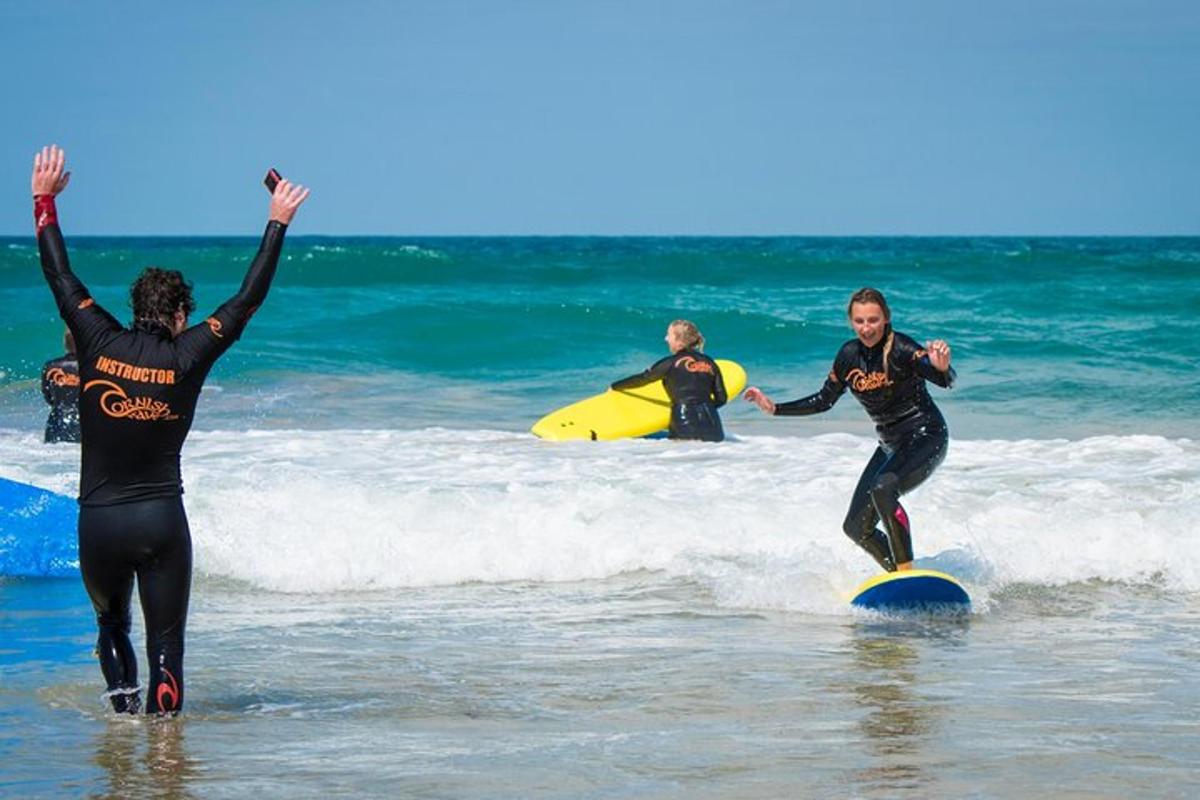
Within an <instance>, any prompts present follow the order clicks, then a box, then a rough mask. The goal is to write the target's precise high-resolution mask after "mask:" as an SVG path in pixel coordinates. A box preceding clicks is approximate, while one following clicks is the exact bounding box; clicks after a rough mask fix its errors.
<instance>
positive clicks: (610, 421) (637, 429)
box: [530, 358, 746, 442]
mask: <svg viewBox="0 0 1200 800" xmlns="http://www.w3.org/2000/svg"><path fill="white" fill-rule="evenodd" d="M717 365H718V366H719V367H720V368H721V377H722V379H724V381H725V391H726V393H727V394H728V395H729V397H730V399H733V398H735V397H737V396H738V395H739V394H741V391H742V389H744V388H746V370H744V369H742V367H741V365H740V364H737V363H734V362H733V361H726V360H724V359H720V358H718V359H717ZM670 424H671V401H670V399H669V398H668V397H667V390H666V389H665V388H663V384H662V381H655V382H654V383H651V384H647V385H646V386H642V387H639V388H637V389H626V390H624V391H621V392H614V391H613V390H612V389H609V390H608V391H606V392H605V393H604V394H598V395H595V396H594V397H589V398H587V399H586V400H580V401H579V402H578V403H572V404H571V405H569V406H564V407H563V408H560V409H558V410H557V411H551V412H550V413H549V414H547V415H546V416H544V417H542V418H541V419H539V420H538V421H537V422H536V423H535V424H534V426H533V428H531V429H530V430H532V431H533V433H535V434H536V435H538V436H540V437H542V438H543V439H549V440H550V441H552V442H565V441H569V440H571V439H594V440H600V441H609V440H612V439H627V438H629V437H631V436H648V435H649V434H651V433H657V432H658V431H661V430H665V429H666V428H667V426H668V425H670Z"/></svg>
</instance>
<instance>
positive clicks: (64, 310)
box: [32, 146, 308, 714]
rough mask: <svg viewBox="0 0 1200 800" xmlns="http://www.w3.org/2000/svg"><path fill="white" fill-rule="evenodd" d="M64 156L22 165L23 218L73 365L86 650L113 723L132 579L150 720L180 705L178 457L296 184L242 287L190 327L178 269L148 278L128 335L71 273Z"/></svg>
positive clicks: (182, 591)
mask: <svg viewBox="0 0 1200 800" xmlns="http://www.w3.org/2000/svg"><path fill="white" fill-rule="evenodd" d="M65 160H66V156H65V155H64V154H63V151H62V150H61V149H59V148H58V147H57V146H51V147H45V148H43V149H42V151H41V152H39V153H38V154H37V155H36V156H34V161H33V178H32V183H33V209H34V210H33V216H34V220H35V223H36V227H37V242H38V251H39V253H40V254H41V261H42V274H43V276H44V277H45V279H46V283H47V284H49V286H50V291H51V292H53V294H54V299H55V302H56V303H57V305H58V311H59V314H60V315H61V316H62V318H63V320H64V321H65V322H66V323H67V327H68V328H69V329H70V331H71V333H72V335H73V336H74V337H75V345H76V348H77V350H78V354H79V376H80V380H81V382H82V386H81V390H80V402H79V416H80V427H81V430H82V442H81V447H80V453H81V464H80V470H79V506H80V508H79V571H80V573H81V574H82V577H83V585H84V588H85V589H86V590H87V593H88V597H89V598H90V599H91V601H92V606H93V608H94V609H95V611H96V624H97V627H98V628H99V638H98V640H97V642H96V652H97V654H98V656H99V658H100V670H101V672H102V673H103V675H104V679H105V681H106V682H107V684H108V692H107V697H108V699H109V701H110V702H111V703H112V707H113V709H114V710H115V711H118V712H122V713H137V712H138V710H139V707H140V705H141V698H140V695H139V692H140V687H139V686H138V678H137V657H136V656H135V654H134V651H133V646H132V644H131V643H130V641H129V630H130V616H131V615H130V604H131V601H132V593H133V583H134V578H135V576H136V578H137V584H138V596H139V599H140V600H141V605H142V612H143V618H144V621H145V631H146V650H147V653H148V655H149V657H150V680H149V685H148V686H147V688H146V711H147V712H148V713H158V714H174V713H176V712H178V711H179V710H180V709H181V708H182V706H183V645H184V628H185V625H186V622H187V610H188V599H189V596H190V591H191V580H192V540H191V534H190V532H189V529H188V521H187V515H186V514H185V513H184V508H183V497H182V495H183V481H182V479H181V477H180V470H179V456H180V451H181V450H182V448H183V442H184V439H186V438H187V435H188V431H189V430H190V428H191V425H192V420H193V419H194V417H195V411H196V401H197V400H198V399H199V398H200V388H201V386H202V385H203V384H204V379H205V378H206V377H207V376H208V372H209V370H210V369H211V368H212V366H213V363H214V362H216V360H217V359H218V358H219V357H220V356H221V355H222V354H223V353H224V352H225V351H226V350H228V349H229V347H230V346H231V345H232V344H233V343H234V342H236V341H237V340H238V338H239V337H241V335H242V330H243V329H244V328H245V327H246V324H247V323H248V322H249V321H250V317H251V316H252V315H253V314H254V312H255V311H256V310H257V309H258V307H259V306H260V305H261V304H262V302H263V300H264V299H265V298H266V296H267V290H268V289H269V288H270V286H271V280H272V279H273V278H274V276H275V268H276V266H277V265H278V263H279V255H280V252H281V250H282V249H283V238H284V234H285V232H286V231H287V226H288V224H289V223H290V222H291V221H292V218H293V216H295V214H296V210H297V209H298V208H299V207H300V204H301V203H303V202H304V200H305V198H307V197H308V190H307V189H305V188H304V187H302V186H298V185H295V184H292V183H289V182H288V181H286V180H280V181H279V182H278V185H277V186H275V188H274V190H273V193H272V196H271V205H270V210H269V212H268V218H267V227H266V230H265V231H264V233H263V238H262V243H261V244H260V245H259V249H258V254H257V255H256V256H255V258H254V261H252V262H251V264H250V268H249V269H248V270H247V272H246V276H245V278H244V279H243V280H242V285H241V288H240V289H238V291H237V292H236V293H235V294H234V295H233V296H232V297H231V298H229V300H227V301H226V302H225V303H223V304H222V305H221V306H220V307H218V308H217V309H216V311H214V312H213V314H212V316H210V317H208V318H207V319H205V320H204V321H203V322H201V323H200V324H198V325H193V326H192V327H190V328H189V327H188V324H187V323H188V315H189V314H190V313H191V312H192V311H193V310H194V309H195V307H196V304H195V302H194V301H193V300H192V286H191V284H190V283H188V282H187V281H185V280H184V279H183V275H182V274H180V273H179V272H178V271H176V270H164V269H158V268H157V267H147V268H146V269H145V270H143V272H142V274H141V275H140V276H138V278H137V280H136V281H134V284H133V286H132V287H131V288H130V304H131V305H132V306H133V324H132V325H130V327H128V328H126V327H124V326H122V325H121V323H119V322H118V321H117V320H116V318H114V317H113V316H112V315H111V314H109V313H108V312H107V311H105V310H104V309H103V308H101V307H100V304H99V303H97V302H96V301H95V300H94V299H93V298H92V295H91V293H90V292H89V291H88V290H87V287H85V286H84V285H83V283H82V282H81V281H80V280H79V278H78V277H76V275H75V273H74V272H73V271H72V270H71V265H70V262H69V261H68V259H67V248H66V244H65V243H64V241H63V235H62V231H61V230H60V229H59V226H58V211H57V209H56V208H55V196H56V195H57V194H59V193H60V192H62V191H63V189H65V188H66V187H67V182H68V181H69V179H70V177H71V174H70V173H69V172H65V171H64V164H65Z"/></svg>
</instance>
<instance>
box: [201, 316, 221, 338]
mask: <svg viewBox="0 0 1200 800" xmlns="http://www.w3.org/2000/svg"><path fill="white" fill-rule="evenodd" d="M204 321H205V322H207V323H208V329H209V330H210V331H212V334H213V336H215V337H217V338H218V339H224V338H225V334H223V333H221V320H219V319H217V318H216V317H209V318H208V319H206V320H204Z"/></svg>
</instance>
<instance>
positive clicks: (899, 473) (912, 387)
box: [775, 326, 955, 571]
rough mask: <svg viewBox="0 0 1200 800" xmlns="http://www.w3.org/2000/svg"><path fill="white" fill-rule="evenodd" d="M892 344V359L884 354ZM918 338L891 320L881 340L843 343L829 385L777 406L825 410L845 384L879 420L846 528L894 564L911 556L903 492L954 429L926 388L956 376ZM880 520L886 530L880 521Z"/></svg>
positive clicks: (794, 412)
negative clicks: (937, 362) (932, 357)
mask: <svg viewBox="0 0 1200 800" xmlns="http://www.w3.org/2000/svg"><path fill="white" fill-rule="evenodd" d="M885 351H886V352H887V364H886V366H885V364H884V354H885ZM954 377H955V375H954V369H953V368H951V369H950V370H949V371H947V372H942V371H941V370H939V369H937V368H936V367H934V366H933V364H931V363H930V362H929V355H928V354H927V353H926V352H925V349H924V348H922V347H921V346H920V345H919V344H917V343H916V342H915V341H913V339H912V338H910V337H908V336H905V335H904V334H903V333H896V332H894V331H892V329H891V326H888V328H887V330H886V331H885V332H884V335H883V337H882V338H881V339H880V341H879V343H878V344H877V345H875V346H874V347H867V346H866V345H864V344H863V343H862V342H860V341H859V340H858V339H851V340H850V341H848V342H846V343H845V344H844V345H842V349H841V350H840V351H838V354H837V358H836V359H834V362H833V369H831V370H830V371H829V377H828V378H826V379H825V385H824V386H822V387H821V390H820V391H819V392H817V393H816V394H812V395H809V396H808V397H805V398H802V399H800V400H793V401H792V402H790V403H780V404H779V405H777V406H775V413H776V414H777V415H780V416H804V415H807V414H819V413H821V412H822V411H827V410H829V409H830V408H832V407H833V404H834V403H836V402H837V401H838V398H840V397H841V396H842V393H843V392H845V391H846V389H847V388H849V389H850V392H851V393H852V394H853V395H854V396H855V398H857V399H858V402H860V403H862V405H863V408H865V409H866V410H867V414H868V415H869V416H870V417H871V419H872V420H873V421H874V422H875V431H876V433H877V434H878V436H879V447H878V449H876V450H875V454H874V455H873V456H872V457H871V460H870V461H869V462H868V463H867V467H866V469H864V470H863V473H862V477H861V478H859V480H858V486H857V487H856V488H855V490H854V497H853V499H851V501H850V510H849V511H848V512H847V513H846V521H845V523H844V524H843V526H842V528H843V530H844V531H845V532H846V535H847V536H849V537H850V538H851V539H853V540H854V542H855V543H856V544H858V545H859V546H860V547H862V548H863V549H864V550H866V551H867V552H868V553H870V554H871V556H872V557H873V558H874V559H875V560H876V561H877V562H879V564H880V566H882V567H883V568H884V569H886V570H888V571H892V570H895V569H896V565H897V564H903V563H905V562H908V561H912V558H913V554H912V531H911V527H910V525H909V521H908V514H907V513H906V512H905V511H904V507H903V506H901V505H900V496H901V495H902V494H904V493H906V492H909V491H911V490H912V489H914V488H916V487H917V486H918V485H920V484H921V482H922V481H924V480H925V479H926V478H928V477H929V475H930V474H931V473H932V472H933V471H934V470H935V469H936V468H937V466H938V465H939V464H941V463H942V459H944V458H945V457H946V447H947V445H948V443H949V433H948V431H947V428H946V421H945V419H943V418H942V412H940V411H938V408H937V406H935V405H934V404H933V399H932V398H931V397H930V396H929V392H928V390H927V389H926V388H925V382H926V381H931V382H933V383H936V384H937V385H938V386H941V387H943V388H947V389H948V388H950V386H951V385H952V384H953V383H954ZM880 520H882V521H883V524H884V526H885V527H886V529H887V532H886V534H885V533H884V532H883V531H880V530H879V529H878V528H877V527H876V525H877V524H878V523H879V521H880Z"/></svg>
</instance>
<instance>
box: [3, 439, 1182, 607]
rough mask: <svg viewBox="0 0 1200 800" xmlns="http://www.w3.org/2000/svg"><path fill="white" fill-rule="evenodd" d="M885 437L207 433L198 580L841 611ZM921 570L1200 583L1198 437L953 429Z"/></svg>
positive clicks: (1058, 580) (197, 504) (56, 454)
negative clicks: (479, 586)
mask: <svg viewBox="0 0 1200 800" xmlns="http://www.w3.org/2000/svg"><path fill="white" fill-rule="evenodd" d="M873 448H874V442H873V441H872V440H870V439H868V438H865V437H861V436H854V435H850V434H841V433H837V434H824V435H820V436H817V437H814V438H782V437H769V436H751V437H744V438H742V439H740V440H738V441H732V442H729V443H726V444H723V445H716V446H714V445H704V444H674V443H669V442H665V441H626V442H615V443H592V442H580V443H568V444H552V443H547V442H541V441H538V440H536V439H534V438H532V437H530V436H528V435H520V434H512V433H501V432H494V431H449V430H443V429H426V430H421V431H270V432H265V431H261V432H246V433H231V432H196V433H194V434H193V435H192V437H191V439H190V441H189V443H188V445H187V447H186V450H185V455H184V478H185V485H186V487H187V491H188V493H187V495H186V498H185V499H186V502H187V507H188V512H189V516H190V519H191V523H192V532H193V539H194V541H195V548H196V566H197V569H198V571H199V572H201V573H203V574H207V575H211V576H220V577H224V578H231V579H236V580H240V581H244V582H247V583H249V584H251V585H254V586H258V587H261V588H265V589H271V590H278V591H289V592H346V591H356V590H364V589H380V588H392V587H415V586H431V585H443V584H457V583H465V582H473V581H478V582H503V581H570V580H586V579H600V578H605V577H608V576H612V575H615V574H618V573H622V572H630V571H636V570H652V571H661V572H663V573H666V574H668V575H671V576H674V577H680V578H685V579H688V580H691V581H694V582H696V583H698V584H700V585H701V586H703V587H705V588H706V589H707V590H708V591H709V592H710V594H711V596H712V597H713V598H714V601H715V602H716V603H718V604H719V605H722V606H735V607H750V608H767V609H788V610H798V611H810V612H819V613H824V612H829V611H833V610H835V609H842V608H844V603H845V599H844V595H845V593H847V592H849V591H850V590H851V589H852V588H853V587H854V586H855V585H856V584H857V583H858V582H859V581H861V580H863V579H864V578H866V577H868V576H869V575H870V574H871V573H872V572H873V571H874V567H873V564H872V563H871V562H870V560H869V559H868V558H867V557H866V556H865V555H864V554H863V553H861V552H860V551H859V550H858V549H857V548H855V547H853V546H852V545H851V544H850V543H849V542H848V541H847V540H846V538H845V537H844V536H843V534H842V533H841V522H842V517H843V515H844V513H845V508H846V504H847V502H848V500H849V496H850V492H851V490H852V489H853V487H854V484H855V482H856V481H857V479H858V474H859V471H860V470H861V468H862V466H863V465H864V464H865V462H866V461H867V459H868V458H869V457H870V454H871V452H872V450H873ZM76 459H77V451H76V450H74V448H72V447H70V446H63V445H59V446H53V447H46V446H43V445H41V444H40V443H39V442H37V441H36V438H35V437H32V436H31V435H29V434H15V433H11V432H0V463H3V464H4V465H5V466H4V469H3V471H2V473H0V474H3V475H4V476H5V477H9V478H14V479H17V480H25V481H29V482H32V483H37V484H39V485H43V486H48V487H49V488H53V489H57V490H60V491H66V492H68V493H70V492H72V491H73V484H74V481H75V480H76V475H77V471H76V470H77V466H76V464H75V460H76ZM905 505H906V506H907V508H908V510H909V513H910V517H911V519H912V521H913V525H914V529H915V545H916V551H917V556H918V565H925V566H931V567H934V568H942V569H946V570H948V571H951V572H953V573H955V574H957V575H959V576H961V577H962V578H963V579H964V580H965V581H966V582H967V584H968V586H969V588H971V590H972V593H973V594H974V595H975V596H976V598H977V600H979V601H981V602H982V603H983V604H986V602H987V597H988V595H989V594H990V593H991V592H994V591H995V590H996V589H998V588H1001V587H1004V586H1007V585H1011V584H1014V583H1033V584H1039V585H1061V584H1067V583H1073V582H1079V581H1088V580H1107V581H1126V582H1132V583H1147V582H1156V583H1161V584H1164V585H1166V586H1168V587H1171V588H1174V589H1178V590H1184V591H1189V592H1196V591H1200V565H1198V564H1197V562H1196V560H1195V559H1194V558H1191V557H1190V554H1193V553H1196V552H1198V551H1200V532H1197V529H1196V527H1195V525H1194V523H1193V521H1194V520H1195V519H1196V518H1197V516H1198V515H1200V443H1197V442H1194V441H1191V440H1187V439H1175V440H1171V439H1164V438H1161V437H1155V436H1120V437H1117V436H1102V437H1094V438H1089V439H1084V440H1081V441H1067V440H1025V441H1005V440H996V441H953V442H952V443H951V449H950V454H949V456H948V457H947V459H946V462H945V463H944V464H943V465H942V467H941V468H940V469H939V470H938V471H937V472H936V473H935V475H934V476H933V478H931V479H930V480H929V482H928V483H927V484H926V485H925V486H922V487H921V488H919V489H918V490H917V491H916V492H914V493H913V494H911V495H909V496H908V497H907V499H906V500H905Z"/></svg>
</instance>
